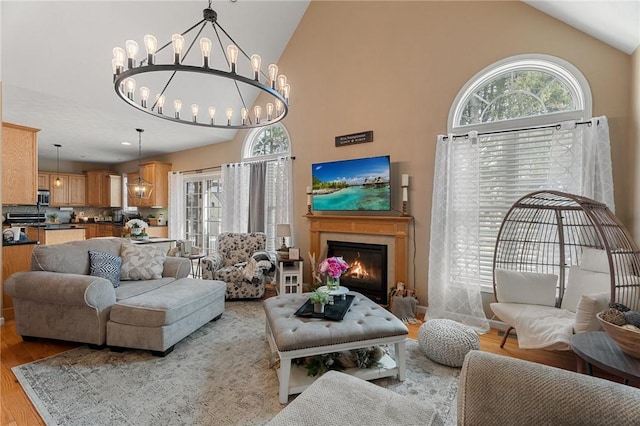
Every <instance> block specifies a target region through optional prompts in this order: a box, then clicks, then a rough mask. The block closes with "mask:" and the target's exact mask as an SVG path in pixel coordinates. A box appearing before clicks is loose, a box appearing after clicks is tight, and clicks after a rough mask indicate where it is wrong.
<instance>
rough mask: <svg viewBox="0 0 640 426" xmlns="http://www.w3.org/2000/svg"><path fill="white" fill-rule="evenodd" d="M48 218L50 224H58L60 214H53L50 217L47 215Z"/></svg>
mask: <svg viewBox="0 0 640 426" xmlns="http://www.w3.org/2000/svg"><path fill="white" fill-rule="evenodd" d="M47 218H48V219H49V222H51V223H58V214H57V213H51V214H50V215H47Z"/></svg>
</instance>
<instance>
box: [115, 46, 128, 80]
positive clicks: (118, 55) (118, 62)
mask: <svg viewBox="0 0 640 426" xmlns="http://www.w3.org/2000/svg"><path fill="white" fill-rule="evenodd" d="M125 56H126V52H125V51H124V49H123V48H122V47H114V48H113V63H114V64H115V68H116V74H120V73H121V72H122V71H124V58H125Z"/></svg>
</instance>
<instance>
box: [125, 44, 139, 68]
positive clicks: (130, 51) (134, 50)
mask: <svg viewBox="0 0 640 426" xmlns="http://www.w3.org/2000/svg"><path fill="white" fill-rule="evenodd" d="M124 48H125V50H126V51H127V60H128V61H127V66H128V67H129V69H131V68H135V66H136V55H137V54H138V43H136V42H135V41H134V40H127V41H126V42H125V43H124Z"/></svg>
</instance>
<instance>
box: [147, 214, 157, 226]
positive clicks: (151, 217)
mask: <svg viewBox="0 0 640 426" xmlns="http://www.w3.org/2000/svg"><path fill="white" fill-rule="evenodd" d="M147 220H148V221H149V225H150V226H158V219H156V216H155V215H153V214H148V215H147Z"/></svg>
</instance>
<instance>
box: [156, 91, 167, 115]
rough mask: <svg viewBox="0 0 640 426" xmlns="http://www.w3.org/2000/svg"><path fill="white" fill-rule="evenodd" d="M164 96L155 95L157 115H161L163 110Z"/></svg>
mask: <svg viewBox="0 0 640 426" xmlns="http://www.w3.org/2000/svg"><path fill="white" fill-rule="evenodd" d="M164 99H165V98H164V95H160V94H158V95H156V107H158V114H162V109H163V108H164Z"/></svg>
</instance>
